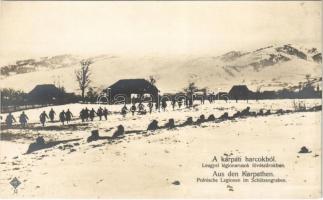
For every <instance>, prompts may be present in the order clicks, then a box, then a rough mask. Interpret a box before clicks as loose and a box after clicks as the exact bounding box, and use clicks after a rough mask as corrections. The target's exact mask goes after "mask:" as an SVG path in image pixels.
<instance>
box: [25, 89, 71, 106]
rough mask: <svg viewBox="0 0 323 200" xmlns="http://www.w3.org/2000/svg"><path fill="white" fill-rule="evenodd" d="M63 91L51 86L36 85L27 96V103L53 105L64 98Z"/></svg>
mask: <svg viewBox="0 0 323 200" xmlns="http://www.w3.org/2000/svg"><path fill="white" fill-rule="evenodd" d="M64 94H65V93H64V91H63V90H61V89H59V88H57V87H56V86H55V85H53V84H43V85H37V86H36V87H35V88H34V89H32V90H31V91H30V92H29V93H28V95H27V99H28V102H29V103H31V104H55V103H59V102H60V101H61V100H62V99H63V97H64Z"/></svg>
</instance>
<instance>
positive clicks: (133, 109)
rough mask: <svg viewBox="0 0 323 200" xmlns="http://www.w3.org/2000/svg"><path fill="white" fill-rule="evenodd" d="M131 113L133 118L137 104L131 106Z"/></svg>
mask: <svg viewBox="0 0 323 200" xmlns="http://www.w3.org/2000/svg"><path fill="white" fill-rule="evenodd" d="M130 111H131V113H132V116H133V115H134V114H135V112H136V104H133V105H132V106H131V108H130Z"/></svg>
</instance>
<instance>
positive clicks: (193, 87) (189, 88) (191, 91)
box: [184, 82, 198, 95]
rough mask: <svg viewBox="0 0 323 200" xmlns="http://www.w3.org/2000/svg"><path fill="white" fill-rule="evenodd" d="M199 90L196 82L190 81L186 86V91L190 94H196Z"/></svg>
mask: <svg viewBox="0 0 323 200" xmlns="http://www.w3.org/2000/svg"><path fill="white" fill-rule="evenodd" d="M197 90H198V88H197V86H196V85H195V83H194V82H189V83H188V86H187V87H186V88H184V91H185V92H186V93H187V94H189V95H192V94H194V93H195V92H196V91H197Z"/></svg>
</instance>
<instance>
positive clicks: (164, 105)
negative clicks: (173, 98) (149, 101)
mask: <svg viewBox="0 0 323 200" xmlns="http://www.w3.org/2000/svg"><path fill="white" fill-rule="evenodd" d="M166 107H167V102H166V100H163V101H162V108H163V110H164V112H165V111H166Z"/></svg>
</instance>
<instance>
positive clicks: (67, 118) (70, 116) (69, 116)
mask: <svg viewBox="0 0 323 200" xmlns="http://www.w3.org/2000/svg"><path fill="white" fill-rule="evenodd" d="M65 117H66V123H67V124H68V122H70V121H71V119H72V117H74V116H73V114H72V112H71V111H70V109H67V111H66V113H65Z"/></svg>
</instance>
